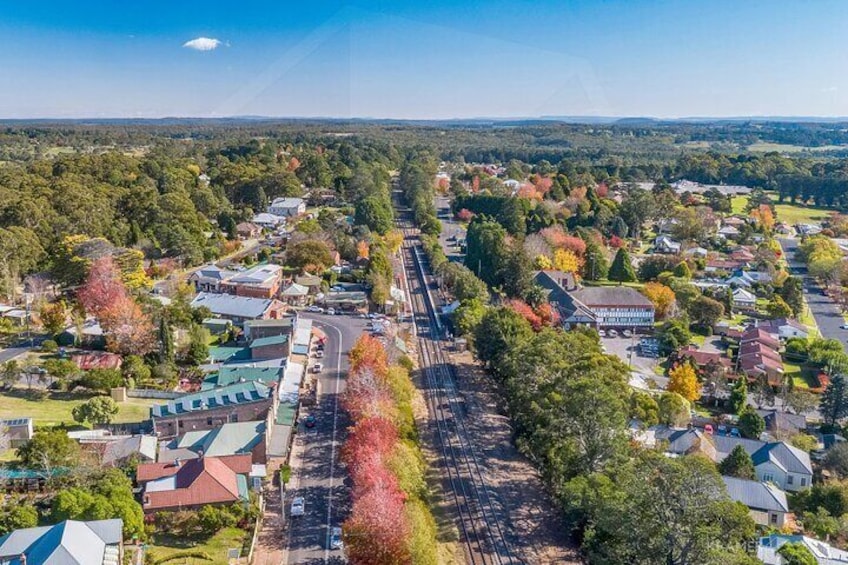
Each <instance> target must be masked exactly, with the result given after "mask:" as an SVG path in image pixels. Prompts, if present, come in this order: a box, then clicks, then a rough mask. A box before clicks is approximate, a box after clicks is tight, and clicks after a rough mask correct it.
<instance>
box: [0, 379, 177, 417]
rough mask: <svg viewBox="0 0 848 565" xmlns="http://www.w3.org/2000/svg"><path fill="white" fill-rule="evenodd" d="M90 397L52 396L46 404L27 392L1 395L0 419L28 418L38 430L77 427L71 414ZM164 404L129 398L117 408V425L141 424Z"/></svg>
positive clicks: (18, 391)
mask: <svg viewBox="0 0 848 565" xmlns="http://www.w3.org/2000/svg"><path fill="white" fill-rule="evenodd" d="M89 398H90V397H89V396H85V395H79V394H70V393H53V394H51V395H50V396H48V397H47V398H45V399H44V400H33V399H31V398H28V397H27V395H26V389H22V388H16V389H14V390H13V391H7V392H3V393H0V418H22V417H29V418H32V419H33V420H34V423H35V425H36V426H51V425H56V424H70V425H75V424H76V422H74V418H73V416H72V415H71V410H73V409H74V406H78V405H80V404H83V403H84V402H86V401H87V400H88V399H89ZM161 402H163V401H161V400H156V399H151V398H129V399H127V401H126V402H121V403H119V404H118V407H119V409H120V411H119V412H118V414H117V416H115V420H114V421H115V422H117V423H121V422H138V421H141V420H146V419H147V418H148V417H149V416H150V410H149V409H150V406H151V405H153V404H157V403H161Z"/></svg>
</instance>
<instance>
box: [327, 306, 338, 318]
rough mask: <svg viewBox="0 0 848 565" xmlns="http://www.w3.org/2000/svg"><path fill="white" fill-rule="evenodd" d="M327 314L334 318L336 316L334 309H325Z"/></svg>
mask: <svg viewBox="0 0 848 565" xmlns="http://www.w3.org/2000/svg"><path fill="white" fill-rule="evenodd" d="M327 314H329V315H330V316H335V315H336V309H335V308H327Z"/></svg>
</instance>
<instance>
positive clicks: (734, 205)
mask: <svg viewBox="0 0 848 565" xmlns="http://www.w3.org/2000/svg"><path fill="white" fill-rule="evenodd" d="M747 205H748V197H747V196H733V197H731V198H730V207H731V211H732V212H733V213H734V214H744V213H745V206H747Z"/></svg>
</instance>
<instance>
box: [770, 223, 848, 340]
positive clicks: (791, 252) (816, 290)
mask: <svg viewBox="0 0 848 565" xmlns="http://www.w3.org/2000/svg"><path fill="white" fill-rule="evenodd" d="M778 241H779V242H780V246H781V247H782V248H783V253H784V255H785V256H786V260H787V261H788V262H789V269H790V271H792V273H794V274H796V275H798V276H800V277H802V278H803V281H804V298H805V299H806V300H807V305H808V306H809V307H810V312H812V314H813V317H814V318H815V319H816V325H817V326H818V327H819V332H821V335H822V337H826V338H830V339H835V340H838V341H840V342H841V343H842V346H843V347H844V348H846V349H848V330H843V329H841V328H840V326H841V325H843V324H844V323H845V321H844V320H843V318H842V311H841V310H840V308H839V305H838V304H836V303H835V302H834V301H833V300H831V299H830V297H829V296H825V295H824V294H822V292H823V289H822V287H820V286H818V285H817V284H816V282H815V280H813V278H812V277H810V276H809V275H807V269H806V267H805V266H804V265H803V263H799V262H798V261H795V260H794V256H795V251H797V249H798V240H797V239H790V238H782V239H779V240H778Z"/></svg>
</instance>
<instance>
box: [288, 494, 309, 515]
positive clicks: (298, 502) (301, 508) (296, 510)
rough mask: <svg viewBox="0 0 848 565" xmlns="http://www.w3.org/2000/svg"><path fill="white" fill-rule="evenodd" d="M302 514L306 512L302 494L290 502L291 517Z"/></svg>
mask: <svg viewBox="0 0 848 565" xmlns="http://www.w3.org/2000/svg"><path fill="white" fill-rule="evenodd" d="M304 514H306V501H304V500H303V497H302V496H296V497H294V498H293V499H292V503H291V515H292V517H294V516H303V515H304Z"/></svg>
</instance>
